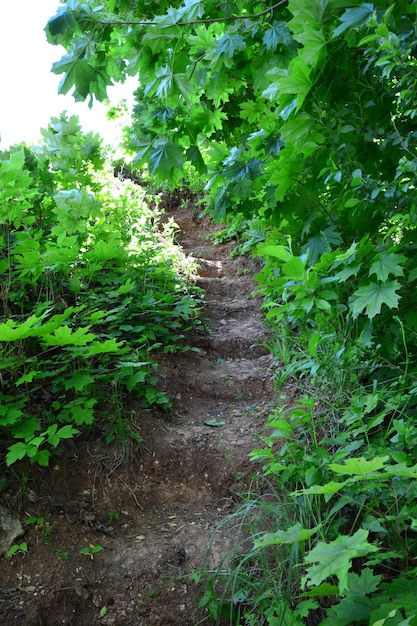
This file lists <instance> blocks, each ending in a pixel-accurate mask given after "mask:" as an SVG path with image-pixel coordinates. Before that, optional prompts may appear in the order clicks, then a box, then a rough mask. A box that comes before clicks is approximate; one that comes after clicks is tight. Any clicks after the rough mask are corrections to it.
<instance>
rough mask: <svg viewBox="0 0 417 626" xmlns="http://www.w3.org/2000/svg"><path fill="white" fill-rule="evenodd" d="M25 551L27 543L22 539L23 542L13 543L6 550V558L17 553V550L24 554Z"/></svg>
mask: <svg viewBox="0 0 417 626" xmlns="http://www.w3.org/2000/svg"><path fill="white" fill-rule="evenodd" d="M27 551H28V544H27V543H26V541H24V542H23V543H15V544H13V545H12V546H11V547H10V548H9V549H8V550H7V554H6V556H7V558H8V559H10V558H11V557H12V556H13V555H14V554H17V553H18V552H21V553H22V554H25V553H26V552H27Z"/></svg>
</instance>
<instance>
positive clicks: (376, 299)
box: [349, 280, 401, 319]
mask: <svg viewBox="0 0 417 626" xmlns="http://www.w3.org/2000/svg"><path fill="white" fill-rule="evenodd" d="M399 288H400V283H399V282H398V281H397V280H391V281H388V282H385V283H382V284H377V283H373V282H370V283H369V284H368V285H364V286H362V287H359V289H357V290H356V291H355V292H354V293H353V294H352V296H351V297H350V298H349V308H350V310H351V311H352V315H353V319H356V318H357V317H358V315H360V314H361V313H362V312H363V310H364V309H365V314H366V315H367V316H368V317H369V319H373V318H374V317H375V316H376V315H379V313H380V312H381V307H382V305H383V304H386V305H387V307H388V308H390V309H396V308H398V302H399V300H400V297H401V296H399V295H398V294H397V293H396V292H397V290H398V289H399Z"/></svg>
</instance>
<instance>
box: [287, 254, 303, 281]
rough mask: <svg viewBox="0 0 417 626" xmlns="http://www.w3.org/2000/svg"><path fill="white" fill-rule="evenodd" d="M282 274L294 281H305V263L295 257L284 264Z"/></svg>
mask: <svg viewBox="0 0 417 626" xmlns="http://www.w3.org/2000/svg"><path fill="white" fill-rule="evenodd" d="M282 272H283V274H285V276H287V277H288V278H291V279H292V280H303V278H304V277H305V262H304V261H303V260H302V259H301V258H300V257H293V258H292V259H290V260H289V261H287V262H286V263H284V265H283V266H282Z"/></svg>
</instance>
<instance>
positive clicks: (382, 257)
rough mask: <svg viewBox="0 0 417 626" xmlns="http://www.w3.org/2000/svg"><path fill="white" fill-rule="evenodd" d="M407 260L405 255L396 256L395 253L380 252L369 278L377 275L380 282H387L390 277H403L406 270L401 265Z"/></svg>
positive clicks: (371, 268)
mask: <svg viewBox="0 0 417 626" xmlns="http://www.w3.org/2000/svg"><path fill="white" fill-rule="evenodd" d="M405 260H406V258H405V256H404V255H403V254H395V253H394V252H386V253H384V252H380V253H379V254H378V255H377V256H376V260H375V261H374V262H373V263H372V265H371V267H370V270H369V276H372V274H375V275H376V277H377V279H378V280H381V281H383V282H385V281H386V280H387V279H388V276H389V275H390V274H392V275H393V276H403V275H404V270H403V268H402V266H401V265H400V263H404V262H405Z"/></svg>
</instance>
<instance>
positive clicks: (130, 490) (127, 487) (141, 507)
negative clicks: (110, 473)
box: [115, 474, 143, 511]
mask: <svg viewBox="0 0 417 626" xmlns="http://www.w3.org/2000/svg"><path fill="white" fill-rule="evenodd" d="M115 476H116V478H118V479H119V480H120V482H121V483H122V484H123V485H124V486H125V487H126V489H127V490H128V491H129V492H130V493H131V494H132V498H133V499H134V501H135V504H136V506H137V507H138V509H142V511H143V506H142V505H141V504H139V502H138V499H137V497H136V494H135V492H134V491H133V489H131V488H130V487H129V485H128V484H127V483H126V482H125V481H124V480H123V478H120V476H118V475H117V474H115Z"/></svg>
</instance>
